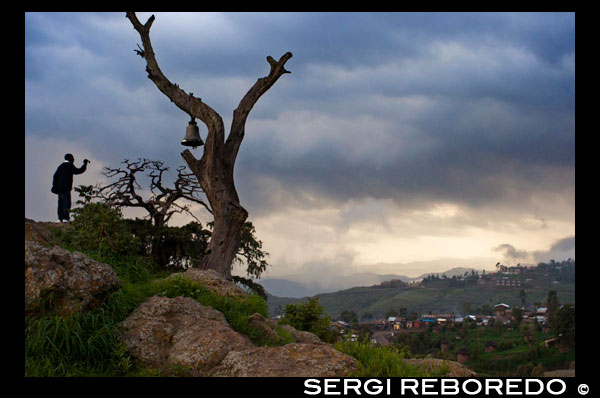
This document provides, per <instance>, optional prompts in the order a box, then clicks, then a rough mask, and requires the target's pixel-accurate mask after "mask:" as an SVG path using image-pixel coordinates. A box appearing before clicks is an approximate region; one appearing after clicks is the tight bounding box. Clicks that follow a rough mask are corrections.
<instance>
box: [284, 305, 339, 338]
mask: <svg viewBox="0 0 600 398" xmlns="http://www.w3.org/2000/svg"><path fill="white" fill-rule="evenodd" d="M323 311H324V310H323V307H322V306H321V305H320V304H319V299H318V298H317V297H314V298H309V299H308V301H307V302H304V303H299V304H287V305H286V306H285V309H284V315H283V317H282V318H281V320H280V321H279V323H280V324H288V325H291V326H293V327H294V328H295V329H297V330H303V331H306V332H311V333H314V334H316V335H317V336H319V338H320V339H321V340H323V341H327V342H334V341H335V339H336V336H335V334H334V333H333V332H332V331H330V330H329V325H330V323H331V318H330V317H329V315H326V314H325V315H323Z"/></svg>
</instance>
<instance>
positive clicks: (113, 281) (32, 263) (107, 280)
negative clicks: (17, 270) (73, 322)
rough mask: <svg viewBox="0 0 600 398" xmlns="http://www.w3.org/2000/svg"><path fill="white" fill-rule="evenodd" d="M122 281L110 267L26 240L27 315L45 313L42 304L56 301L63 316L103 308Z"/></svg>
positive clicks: (54, 304) (55, 306)
mask: <svg viewBox="0 0 600 398" xmlns="http://www.w3.org/2000/svg"><path fill="white" fill-rule="evenodd" d="M120 287H121V281H120V280H119V278H118V277H117V275H116V274H115V272H114V270H113V269H112V267H111V266H110V265H107V264H104V263H100V262H98V261H95V260H92V259H91V258H89V257H87V256H86V255H84V254H82V253H79V252H73V253H71V252H69V251H67V250H64V249H61V248H60V247H57V246H55V247H45V246H42V245H41V244H39V243H37V242H36V241H34V240H25V311H26V312H28V313H31V312H35V311H38V310H40V309H41V307H40V300H46V299H48V298H51V299H52V305H53V308H55V309H56V310H57V312H58V313H59V314H61V315H70V314H73V313H74V312H77V311H79V310H82V309H93V308H96V307H97V306H98V305H100V304H101V303H102V302H103V301H104V299H105V298H106V297H107V296H108V294H110V293H111V292H113V291H115V290H117V289H119V288H120Z"/></svg>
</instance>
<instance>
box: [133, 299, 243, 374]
mask: <svg viewBox="0 0 600 398" xmlns="http://www.w3.org/2000/svg"><path fill="white" fill-rule="evenodd" d="M121 326H122V327H123V331H122V339H123V341H124V342H125V343H126V345H127V347H128V350H129V353H130V355H131V356H132V357H133V358H135V359H136V360H138V361H140V362H141V363H142V364H144V365H146V366H150V367H153V368H158V369H162V370H163V371H166V372H167V373H171V372H173V371H174V370H177V369H179V371H182V370H184V371H185V373H186V374H189V375H191V376H207V375H208V374H209V372H210V370H211V369H212V368H213V367H215V366H217V365H218V364H219V363H220V362H221V361H222V360H223V358H225V356H226V355H227V354H229V352H230V351H232V350H246V349H250V348H252V347H254V346H253V344H252V342H251V340H250V338H248V337H247V336H244V335H242V334H239V333H237V332H236V331H235V330H233V329H232V328H231V327H230V326H229V324H228V323H227V320H226V319H225V316H224V315H223V314H222V313H221V312H219V311H217V310H215V309H214V308H211V307H206V306H204V305H202V304H200V303H199V302H197V301H196V300H194V299H192V298H188V297H176V298H168V297H160V296H153V297H150V298H149V299H147V300H146V301H145V302H143V303H142V304H141V305H140V306H139V307H138V308H137V309H136V310H135V311H133V313H132V314H131V315H130V316H129V317H128V318H127V319H125V321H123V322H122V323H121Z"/></svg>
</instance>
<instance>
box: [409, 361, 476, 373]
mask: <svg viewBox="0 0 600 398" xmlns="http://www.w3.org/2000/svg"><path fill="white" fill-rule="evenodd" d="M405 361H406V362H407V363H409V364H411V365H416V366H420V367H422V368H423V369H425V370H427V371H429V372H431V371H434V372H436V371H438V370H441V369H443V368H448V369H449V372H448V373H447V374H445V375H443V376H440V377H475V376H477V373H475V372H473V371H472V370H471V369H469V368H467V367H466V366H464V365H462V364H460V363H458V362H454V361H448V360H445V359H436V358H428V359H405Z"/></svg>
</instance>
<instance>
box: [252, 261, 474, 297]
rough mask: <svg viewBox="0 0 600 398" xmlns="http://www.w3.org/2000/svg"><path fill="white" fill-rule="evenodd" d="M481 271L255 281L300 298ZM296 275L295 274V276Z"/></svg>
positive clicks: (271, 291) (272, 291)
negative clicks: (327, 280) (319, 280)
mask: <svg viewBox="0 0 600 398" xmlns="http://www.w3.org/2000/svg"><path fill="white" fill-rule="evenodd" d="M473 270H474V271H477V272H481V270H480V269H476V268H467V267H455V268H451V269H449V270H446V271H443V272H427V273H424V274H421V275H419V276H416V277H410V276H406V275H398V274H377V273H373V272H360V273H354V274H350V275H340V276H338V278H337V279H336V280H333V281H331V282H330V283H329V285H328V286H324V285H322V284H318V283H317V282H314V281H310V280H305V281H302V280H301V279H300V280H298V279H296V280H292V279H289V278H294V276H293V275H292V276H290V277H287V278H277V277H273V278H262V279H260V280H258V281H257V283H259V284H260V285H262V286H263V287H264V288H265V290H266V291H267V292H268V293H269V294H271V295H272V296H277V297H289V298H302V297H311V296H315V295H317V294H322V293H334V292H337V291H341V290H346V289H351V288H353V287H366V286H373V285H377V284H380V283H382V282H386V281H391V280H401V281H402V282H404V283H411V282H419V281H421V280H422V279H423V278H425V277H426V276H428V275H436V276H441V275H444V274H445V275H446V276H448V277H450V278H451V277H452V276H454V275H456V276H458V275H464V273H465V272H469V273H470V272H471V271H473ZM296 277H297V276H296Z"/></svg>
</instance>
